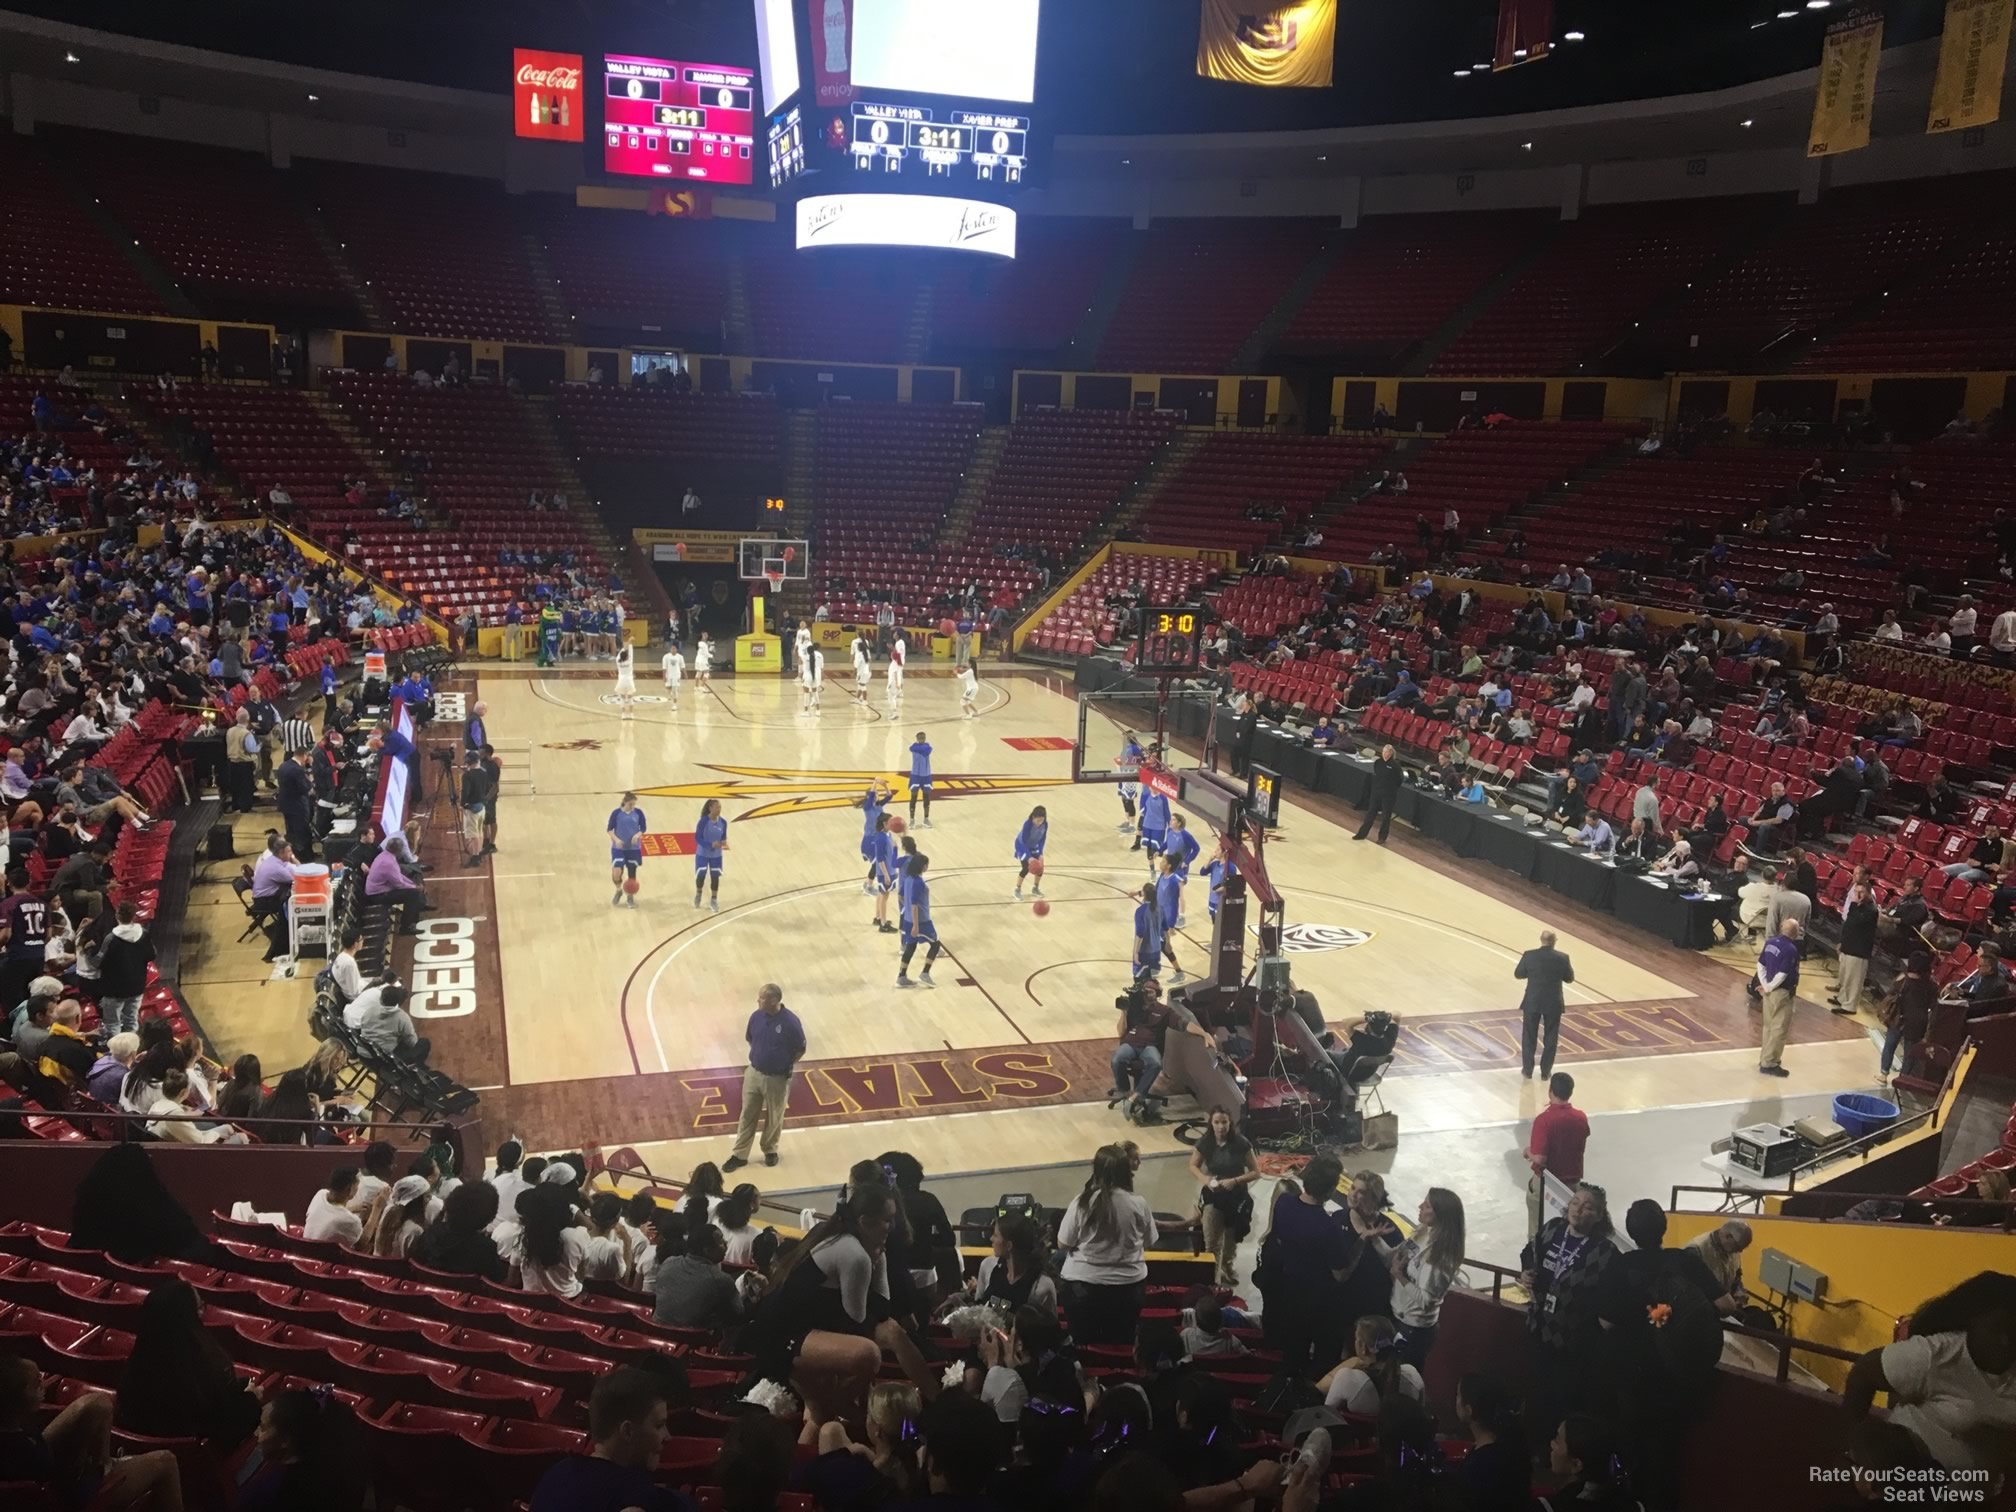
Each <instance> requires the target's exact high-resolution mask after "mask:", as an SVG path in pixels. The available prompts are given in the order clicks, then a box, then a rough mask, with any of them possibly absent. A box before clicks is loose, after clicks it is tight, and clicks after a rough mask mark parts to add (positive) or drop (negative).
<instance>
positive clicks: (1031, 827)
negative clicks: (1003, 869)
mask: <svg viewBox="0 0 2016 1512" xmlns="http://www.w3.org/2000/svg"><path fill="white" fill-rule="evenodd" d="M1049 843H1050V811H1049V810H1048V809H1046V808H1044V807H1043V805H1042V804H1040V803H1039V804H1037V805H1036V807H1034V808H1033V809H1031V810H1029V817H1028V818H1027V819H1024V820H1023V821H1022V828H1021V829H1019V830H1017V831H1016V832H1015V859H1016V860H1017V861H1020V862H1021V863H1022V870H1021V871H1020V872H1019V873H1018V874H1017V875H1016V877H1015V901H1016V902H1017V903H1020V902H1021V901H1022V883H1023V880H1024V879H1025V878H1029V877H1034V878H1035V879H1036V882H1035V886H1034V887H1033V888H1032V889H1031V892H1032V893H1033V894H1034V896H1036V897H1039V898H1040V897H1042V896H1043V847H1044V846H1046V845H1048V844H1049Z"/></svg>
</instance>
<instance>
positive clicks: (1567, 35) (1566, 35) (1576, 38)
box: [1561, 31, 1589, 42]
mask: <svg viewBox="0 0 2016 1512" xmlns="http://www.w3.org/2000/svg"><path fill="white" fill-rule="evenodd" d="M1588 35H1589V34H1588V33H1587V32H1579V31H1572V32H1563V33H1561V40H1562V41H1563V42H1580V41H1582V40H1583V39H1584V38H1585V37H1587V36H1588Z"/></svg>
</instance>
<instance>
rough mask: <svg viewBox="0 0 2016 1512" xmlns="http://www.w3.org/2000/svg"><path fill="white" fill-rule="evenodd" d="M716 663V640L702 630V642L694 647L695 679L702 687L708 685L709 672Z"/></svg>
mask: <svg viewBox="0 0 2016 1512" xmlns="http://www.w3.org/2000/svg"><path fill="white" fill-rule="evenodd" d="M713 664H714V642H713V641H711V640H709V639H708V638H707V632H706V631H705V630H702V631H701V632H700V644H699V645H697V646H695V647H694V648H693V681H695V682H696V683H698V684H699V685H700V686H701V687H703V688H704V687H706V686H708V673H709V672H710V671H711V669H712V667H713Z"/></svg>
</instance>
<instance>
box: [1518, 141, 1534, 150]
mask: <svg viewBox="0 0 2016 1512" xmlns="http://www.w3.org/2000/svg"><path fill="white" fill-rule="evenodd" d="M1519 150H1520V151H1521V152H1531V151H1532V150H1533V144H1532V143H1531V142H1521V143H1520V144H1519Z"/></svg>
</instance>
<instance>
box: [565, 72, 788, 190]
mask: <svg viewBox="0 0 2016 1512" xmlns="http://www.w3.org/2000/svg"><path fill="white" fill-rule="evenodd" d="M755 146H756V100H755V75H754V74H753V73H751V72H750V71H749V70H748V69H746V68H723V67H720V66H718V65H716V64H712V63H675V62H672V61H671V60H669V59H665V58H631V57H615V56H611V57H605V58H603V60H602V166H603V167H604V168H605V169H606V170H608V171H609V172H610V173H626V174H634V175H636V176H637V177H639V178H659V179H666V178H669V179H682V180H697V181H700V182H703V183H709V184H746V183H749V182H750V178H751V174H752V172H753V170H754V168H755V165H756V155H755Z"/></svg>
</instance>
